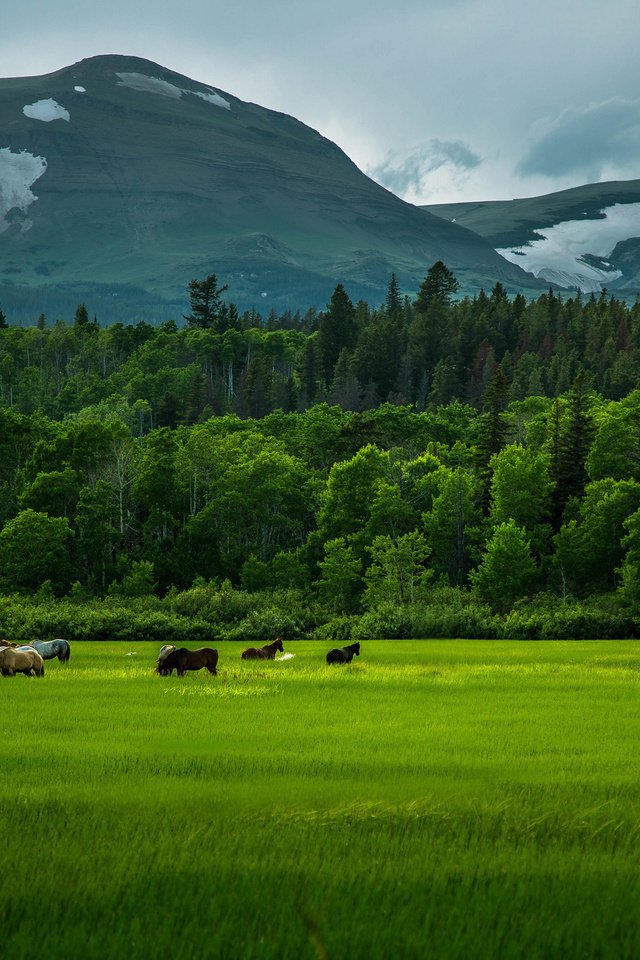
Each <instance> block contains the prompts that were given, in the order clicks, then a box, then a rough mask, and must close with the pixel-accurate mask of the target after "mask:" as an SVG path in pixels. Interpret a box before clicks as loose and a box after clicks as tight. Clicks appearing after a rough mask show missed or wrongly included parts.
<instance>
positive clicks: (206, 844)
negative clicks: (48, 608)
mask: <svg viewBox="0 0 640 960" xmlns="http://www.w3.org/2000/svg"><path fill="white" fill-rule="evenodd" d="M157 646H158V645H156V644H138V645H136V646H134V647H126V646H125V645H123V644H106V643H104V644H103V643H101V644H79V643H78V644H75V645H74V646H73V648H72V656H71V662H70V664H69V665H68V666H64V665H63V664H58V663H57V662H54V663H52V664H47V674H46V677H45V678H44V679H43V680H36V679H27V678H25V677H21V676H20V677H16V678H14V679H10V678H7V679H0V698H1V703H2V720H3V724H2V727H3V736H2V738H1V740H0V805H1V809H2V817H1V819H0V824H1V826H0V830H1V836H0V912H1V914H2V927H1V939H0V953H1V954H2V955H3V957H4V958H5V960H8V958H17V957H24V958H30V960H33V958H40V957H47V958H57V957H65V958H67V960H69V958H75V957H82V958H111V957H114V958H115V957H118V958H131V960H134V958H143V957H144V958H147V957H153V958H174V957H175V958H180V960H182V958H192V957H193V958H212V960H213V958H216V960H217V958H224V960H235V958H259V960H263V958H264V960H271V958H274V960H275V958H277V960H289V958H292V960H294V958H295V960H304V958H310V960H314V958H319V960H324V958H328V960H341V958H344V960H360V958H362V960H378V958H379V960H383V958H384V960H388V958H395V957H399V958H400V957H401V958H404V957H407V958H413V957H415V958H438V960H440V958H447V960H448V958H460V960H462V958H464V960H475V958H527V960H534V958H540V960H542V958H556V957H557V958H562V960H568V958H574V957H575V958H585V957H586V958H606V957H611V958H626V957H628V958H637V957H639V956H640V929H639V923H638V918H639V917H640V868H639V848H640V751H639V749H638V745H639V743H640V646H638V644H637V643H634V642H629V641H627V642H611V641H609V642H589V643H578V642H576V643H560V642H556V643H510V642H505V641H502V642H482V641H449V642H447V641H419V642H418V641H416V642H409V641H406V642H405V641H396V642H370V643H367V644H363V655H362V657H361V658H360V660H358V661H354V663H353V664H352V665H350V666H348V667H333V668H330V667H327V666H326V665H325V663H324V659H323V657H324V652H325V649H326V648H325V647H324V646H321V645H318V644H313V643H303V642H300V643H297V644H291V645H289V647H288V649H289V650H291V651H292V652H294V653H295V654H296V657H295V659H293V660H291V661H288V662H283V663H277V662H276V663H262V664H260V663H242V662H241V661H240V649H241V648H240V647H238V646H237V645H232V644H221V645H218V649H219V650H220V663H219V676H218V677H216V678H214V677H210V676H209V675H205V674H204V673H198V674H191V675H187V676H186V677H184V678H183V679H177V678H176V677H175V675H174V676H173V677H172V678H161V677H158V676H156V675H154V673H153V665H154V659H155V655H156V652H157ZM132 651H136V656H127V655H126V654H127V653H129V652H132Z"/></svg>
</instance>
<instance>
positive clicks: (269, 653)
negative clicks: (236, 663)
mask: <svg viewBox="0 0 640 960" xmlns="http://www.w3.org/2000/svg"><path fill="white" fill-rule="evenodd" d="M276 650H279V651H280V653H282V651H283V647H282V637H278V639H277V640H274V641H273V643H265V645H264V647H249V648H248V649H247V650H243V651H242V659H243V660H275V658H276Z"/></svg>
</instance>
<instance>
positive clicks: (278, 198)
mask: <svg viewBox="0 0 640 960" xmlns="http://www.w3.org/2000/svg"><path fill="white" fill-rule="evenodd" d="M439 259H442V260H444V261H445V262H446V263H447V265H448V266H449V267H450V268H451V269H453V270H454V271H455V272H456V275H457V276H458V278H459V279H460V281H461V284H462V286H463V288H464V287H467V288H476V287H477V285H479V284H480V283H483V284H484V285H488V284H491V283H493V282H495V280H497V279H499V280H501V281H502V282H503V283H505V285H506V286H508V287H509V288H511V289H518V288H520V289H522V288H524V289H527V288H531V289H533V290H535V289H536V286H537V285H536V283H535V281H534V280H533V279H532V278H531V277H530V276H529V277H528V276H527V275H526V274H525V273H523V272H522V271H521V270H520V269H519V268H518V267H517V266H513V265H512V264H510V263H508V262H507V261H506V260H504V259H503V258H502V257H500V256H499V255H498V254H496V253H495V251H494V250H493V249H492V248H491V245H490V244H488V243H487V242H486V241H484V240H483V239H481V238H480V237H478V236H477V235H476V234H474V233H473V232H471V231H469V230H466V229H464V228H463V227H460V226H457V225H456V224H450V223H446V221H444V220H442V218H440V217H437V216H431V215H425V213H424V212H423V211H421V210H420V209H418V208H417V207H414V206H412V205H410V204H407V203H405V202H404V201H402V200H400V199H399V198H397V197H396V196H394V195H393V194H391V193H389V192H388V191H387V190H385V189H384V188H382V187H380V186H379V185H378V184H376V183H374V181H372V180H370V179H369V178H368V177H366V176H365V175H364V174H363V173H361V171H359V170H358V169H357V167H356V166H355V165H354V164H353V163H352V162H351V161H350V160H349V158H348V157H347V156H346V155H345V154H344V153H343V152H342V151H341V150H340V149H339V148H338V147H337V146H336V145H335V144H333V143H331V142H330V141H329V140H327V139H326V138H324V137H322V136H321V135H320V134H319V133H317V132H316V131H315V130H312V129H310V128H309V127H307V126H305V125H304V124H302V123H300V122H299V121H297V120H295V119H293V118H292V117H289V116H286V115H284V114H281V113H276V112H274V111H271V110H266V109H265V108H263V107H260V106H257V105H255V104H250V103H244V102H242V101H240V100H238V99H236V98H235V97H233V96H231V95H230V94H227V93H224V92H222V91H219V90H213V89H212V88H210V87H207V86H205V85H203V84H200V83H197V82H195V81H193V80H190V79H189V78H187V77H184V76H181V75H180V74H177V73H174V72H172V71H170V70H166V69H165V68H163V67H161V66H159V65H157V64H154V63H151V62H149V61H146V60H140V59H138V58H133V57H121V56H101V57H93V58H90V59H88V60H83V61H80V62H79V63H77V64H74V65H73V66H70V67H66V68H64V69H62V70H59V71H58V72H56V73H53V74H49V75H46V76H42V77H31V78H19V79H8V80H0V305H2V304H3V303H4V304H5V312H10V311H9V310H8V309H7V307H8V304H9V303H13V304H14V307H15V309H16V311H18V312H20V311H21V312H22V313H26V314H29V313H30V314H31V315H32V316H33V312H34V311H35V315H36V316H37V313H38V312H39V310H40V309H46V305H47V304H48V305H49V309H54V310H57V309H62V308H64V309H67V310H68V309H69V307H70V306H71V305H73V304H77V302H78V300H79V299H86V300H87V302H88V306H89V309H90V310H93V309H98V312H99V313H100V314H101V318H102V319H105V320H108V319H113V318H117V317H119V318H123V319H125V318H132V317H134V316H140V315H142V312H143V311H148V310H152V311H153V312H154V314H155V316H157V317H159V318H160V319H164V318H165V317H166V316H167V315H174V316H176V315H178V316H179V314H180V313H181V312H182V310H183V309H184V307H185V299H186V294H185V290H186V285H187V283H188V281H189V280H191V279H193V278H194V277H202V276H206V275H207V274H208V273H211V272H215V273H217V275H218V277H219V279H220V281H221V282H224V283H227V284H228V285H229V296H230V297H232V298H233V299H235V300H236V301H237V302H238V303H240V304H241V305H242V306H252V305H254V306H256V307H258V308H259V309H262V310H263V311H268V310H269V309H270V308H271V307H276V308H281V307H283V306H292V307H302V308H304V307H305V306H307V305H309V304H315V305H318V306H322V305H323V304H324V303H326V301H327V300H328V298H329V296H330V294H331V291H332V289H333V287H334V286H335V284H336V283H337V282H344V283H345V285H346V286H347V289H348V290H349V292H350V294H351V295H352V297H367V298H368V299H370V300H373V301H374V302H376V301H379V300H380V299H381V298H382V297H383V295H384V291H385V288H386V284H387V282H388V279H389V276H390V274H391V272H392V271H395V272H396V274H397V275H398V277H399V280H400V282H401V286H402V287H403V288H404V289H405V290H407V292H411V293H412V292H414V291H415V290H416V289H417V287H418V285H419V283H420V281H421V279H422V278H423V277H424V274H425V272H426V270H427V268H428V267H429V266H430V265H431V264H432V263H433V262H434V261H435V260H439Z"/></svg>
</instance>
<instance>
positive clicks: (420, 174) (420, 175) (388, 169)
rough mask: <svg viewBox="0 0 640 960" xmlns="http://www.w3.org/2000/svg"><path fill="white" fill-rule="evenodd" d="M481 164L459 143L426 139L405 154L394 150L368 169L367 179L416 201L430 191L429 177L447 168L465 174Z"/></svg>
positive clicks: (453, 172)
mask: <svg viewBox="0 0 640 960" xmlns="http://www.w3.org/2000/svg"><path fill="white" fill-rule="evenodd" d="M481 163H482V158H481V157H480V156H478V154H477V153H475V152H474V151H473V150H472V149H471V147H469V146H467V144H466V143H463V142H462V141H461V140H437V139H432V140H428V141H427V142H426V143H422V144H419V145H418V146H417V147H414V148H413V149H412V150H411V152H410V153H408V154H400V153H398V152H397V151H394V152H392V153H390V154H388V155H387V157H386V159H385V160H384V161H383V162H382V163H381V164H378V165H377V166H374V167H370V168H369V169H368V170H367V171H366V172H367V174H368V176H370V177H372V178H373V179H374V180H377V182H378V183H381V184H382V186H383V187H386V188H387V189H388V190H391V191H392V192H393V193H396V194H398V196H401V197H404V198H405V199H409V198H419V197H421V196H422V195H423V194H425V193H428V192H429V183H428V181H429V178H430V177H431V176H432V175H433V174H434V173H436V171H438V170H441V169H442V168H443V167H446V168H448V172H449V173H450V174H453V175H456V174H458V175H459V174H464V173H466V172H468V171H470V170H474V169H475V168H476V167H478V166H479V165H480V164H481Z"/></svg>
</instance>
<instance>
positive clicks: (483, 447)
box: [475, 367, 509, 513]
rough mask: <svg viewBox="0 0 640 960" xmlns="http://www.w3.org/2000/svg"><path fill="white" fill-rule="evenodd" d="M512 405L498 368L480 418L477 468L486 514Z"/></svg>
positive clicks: (506, 386) (476, 457)
mask: <svg viewBox="0 0 640 960" xmlns="http://www.w3.org/2000/svg"><path fill="white" fill-rule="evenodd" d="M508 402H509V384H508V383H507V380H506V378H505V376H504V373H503V372H502V369H501V368H500V367H498V369H497V370H496V372H495V374H494V375H493V377H492V378H491V380H490V381H489V383H488V385H487V389H486V391H485V396H484V412H483V413H482V414H481V415H480V417H478V444H477V450H476V456H475V466H476V469H477V472H478V481H479V485H480V490H479V501H480V504H481V506H482V509H483V511H484V512H485V513H486V512H487V510H488V506H489V486H490V483H491V473H492V471H491V467H490V461H491V458H492V457H493V455H494V454H496V453H498V451H499V450H502V448H503V447H504V445H505V443H506V442H507V438H508V435H509V423H508V420H507V417H506V415H505V410H506V408H507V403H508Z"/></svg>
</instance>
